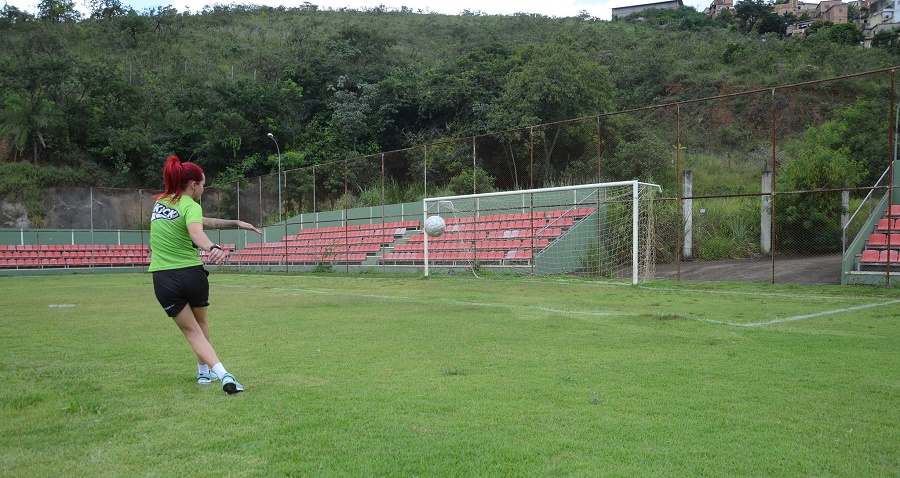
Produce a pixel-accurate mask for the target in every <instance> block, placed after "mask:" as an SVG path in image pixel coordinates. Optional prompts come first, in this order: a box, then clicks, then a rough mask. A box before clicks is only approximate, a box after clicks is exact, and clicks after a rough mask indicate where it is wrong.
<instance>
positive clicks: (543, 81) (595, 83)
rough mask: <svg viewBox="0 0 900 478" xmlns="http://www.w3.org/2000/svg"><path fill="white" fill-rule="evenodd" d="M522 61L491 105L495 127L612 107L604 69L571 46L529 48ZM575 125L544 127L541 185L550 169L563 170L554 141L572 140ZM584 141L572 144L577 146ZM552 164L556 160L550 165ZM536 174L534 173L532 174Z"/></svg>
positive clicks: (492, 122) (591, 112)
mask: <svg viewBox="0 0 900 478" xmlns="http://www.w3.org/2000/svg"><path fill="white" fill-rule="evenodd" d="M521 57H522V60H523V61H522V63H521V66H520V67H519V68H516V70H515V71H513V72H511V73H510V75H509V76H508V78H507V80H506V83H505V84H504V86H503V93H502V94H501V96H500V98H499V101H498V102H497V105H496V108H494V109H493V110H492V111H491V113H490V114H489V118H490V125H491V127H492V129H494V130H501V131H502V130H507V129H512V128H516V127H522V126H527V125H535V124H541V123H550V122H554V121H562V120H566V119H571V118H580V117H585V116H592V115H596V114H600V113H605V112H609V111H611V110H612V108H613V85H612V80H611V79H610V75H609V70H608V69H607V68H606V67H605V66H602V65H599V64H598V63H597V62H596V61H594V60H593V59H591V58H590V57H589V56H588V55H586V54H585V53H582V52H579V51H576V50H574V49H573V48H572V47H571V46H568V45H560V44H550V45H546V46H542V47H528V48H526V49H525V50H524V51H523V52H522V53H521ZM580 132H581V130H578V129H575V128H573V129H565V128H562V127H557V128H555V129H552V130H551V129H548V128H543V129H542V130H540V132H539V134H542V135H544V137H543V138H539V140H540V142H539V143H538V144H539V145H541V146H542V147H543V149H544V152H543V153H544V154H542V155H541V156H542V158H543V162H542V164H540V165H536V167H540V169H541V172H540V174H534V177H536V178H539V179H540V180H541V181H542V182H543V183H544V184H546V183H548V182H549V181H550V179H551V171H562V170H564V169H566V163H567V161H568V160H567V159H563V158H557V157H554V153H555V151H556V147H557V146H558V145H559V144H566V143H569V144H574V143H578V142H579V140H577V139H576V137H577V136H578V135H579V134H580ZM585 146H586V145H579V146H574V145H572V146H571V147H572V148H573V149H575V150H579V149H581V148H583V147H585ZM554 163H555V164H554ZM535 173H536V172H535Z"/></svg>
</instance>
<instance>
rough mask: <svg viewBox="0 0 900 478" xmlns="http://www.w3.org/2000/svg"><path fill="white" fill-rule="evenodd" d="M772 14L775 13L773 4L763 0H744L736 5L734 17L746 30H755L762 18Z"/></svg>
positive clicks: (742, 28)
mask: <svg viewBox="0 0 900 478" xmlns="http://www.w3.org/2000/svg"><path fill="white" fill-rule="evenodd" d="M770 14H774V11H773V10H772V6H771V5H769V4H767V3H764V2H763V0H744V1H742V2H738V3H737V4H736V5H735V6H734V17H735V18H737V20H738V21H739V22H740V25H741V30H743V31H745V32H749V31H751V30H753V29H754V28H755V27H756V25H757V23H758V22H759V21H760V20H762V19H763V18H765V17H766V16H767V15H770Z"/></svg>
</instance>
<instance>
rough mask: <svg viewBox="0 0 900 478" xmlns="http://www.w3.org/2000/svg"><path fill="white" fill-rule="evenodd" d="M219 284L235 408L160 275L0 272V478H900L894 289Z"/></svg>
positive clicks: (215, 293) (322, 279) (262, 278)
mask: <svg viewBox="0 0 900 478" xmlns="http://www.w3.org/2000/svg"><path fill="white" fill-rule="evenodd" d="M211 282H212V297H211V301H212V304H213V305H212V306H211V308H210V323H211V333H212V340H213V345H214V346H215V347H216V349H217V351H218V352H219V355H220V357H221V358H222V360H223V362H224V363H225V365H226V367H228V369H229V371H231V372H233V373H234V374H235V375H236V376H237V377H238V380H239V381H241V383H242V384H243V385H244V387H245V388H246V392H245V393H243V394H239V395H236V396H226V395H225V394H224V393H223V392H222V390H221V388H220V387H219V386H217V385H209V386H199V385H197V384H196V383H195V382H194V379H195V374H196V368H195V367H196V366H195V364H194V358H193V353H192V352H191V350H190V348H189V346H188V344H187V342H186V341H185V340H184V338H183V337H182V336H181V334H180V332H179V331H178V329H177V327H176V326H175V325H174V324H173V323H172V322H171V320H170V319H168V318H167V317H165V315H164V314H163V313H162V310H161V309H160V307H159V305H158V304H157V303H156V301H155V298H154V297H153V291H152V285H151V278H150V276H149V275H147V274H110V275H79V276H43V277H12V278H9V277H7V278H0V311H2V315H0V337H2V347H0V383H2V387H0V463H2V464H3V466H2V467H0V475H2V476H29V477H32V476H38V477H40V476H63V475H64V476H90V477H96V476H317V477H318V476H354V477H355V476H442V477H444V476H461V477H474V476H479V477H481V476H516V477H518V476H536V477H544V476H588V477H596V476H628V477H635V476H673V477H685V476H715V477H720V476H751V477H759V476H815V477H826V476H866V477H879V476H898V473H900V471H898V470H900V433H898V423H900V406H898V405H900V374H898V371H900V354H898V350H900V349H898V344H900V340H898V339H900V303H897V302H894V301H898V299H900V294H898V292H897V291H896V290H891V289H874V288H861V287H830V288H810V287H796V286H791V287H784V286H771V285H757V284H696V283H691V284H684V283H672V282H655V283H651V284H648V285H646V286H644V287H631V286H624V285H618V284H609V283H599V282H590V281H583V280H563V279H540V280H539V279H523V278H497V277H491V278H481V279H475V278H472V277H438V278H433V279H431V280H423V279H420V278H417V277H410V276H403V277H395V276H390V277H382V276H378V275H362V276H342V275H296V276H287V275H238V274H228V273H213V274H212V276H211ZM60 304H70V305H74V306H72V307H50V306H51V305H60ZM872 304H878V305H875V306H872V307H869V308H861V307H863V306H866V305H872ZM840 310H844V311H843V312H840ZM773 321H780V322H773Z"/></svg>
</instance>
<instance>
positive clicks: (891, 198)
mask: <svg viewBox="0 0 900 478" xmlns="http://www.w3.org/2000/svg"><path fill="white" fill-rule="evenodd" d="M895 71H896V70H891V116H890V122H891V133H890V136H889V138H890V142H891V143H890V144H891V146H894V144H895V142H896V141H897V132H896V131H894V127H895V126H896V121H897V119H896V118H895V115H896V113H895V110H896V107H895V104H894V103H895V102H896V97H895V89H894V88H895V83H894V80H895V77H894V74H895ZM896 154H897V148H896V147H892V148H891V162H890V163H888V176H890V178H889V179H888V203H887V217H888V219H890V217H891V205H893V204H894V161H896V160H897V158H896ZM890 223H891V222H890V220H889V221H888V224H890ZM885 271H886V273H885V279H884V281H885V285H887V286H888V287H890V286H891V253H890V252H888V260H887V267H886V269H885Z"/></svg>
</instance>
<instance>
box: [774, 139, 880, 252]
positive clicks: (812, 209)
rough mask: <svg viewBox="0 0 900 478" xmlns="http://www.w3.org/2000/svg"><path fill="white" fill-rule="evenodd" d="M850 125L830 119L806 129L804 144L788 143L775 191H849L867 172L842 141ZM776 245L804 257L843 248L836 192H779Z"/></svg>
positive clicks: (839, 207)
mask: <svg viewBox="0 0 900 478" xmlns="http://www.w3.org/2000/svg"><path fill="white" fill-rule="evenodd" d="M851 128H852V126H851V125H849V124H848V123H845V122H843V121H832V122H827V123H825V124H823V125H822V126H820V127H813V128H810V129H808V130H807V131H806V135H805V137H804V139H803V140H798V141H793V142H790V143H788V152H789V154H790V159H788V160H787V161H785V162H784V164H783V165H782V167H781V171H780V172H779V174H778V190H779V191H805V190H816V189H840V188H853V187H856V186H858V185H859V183H860V180H861V179H862V178H863V176H864V174H865V168H864V165H863V164H860V163H859V162H857V161H854V160H853V159H852V157H851V151H850V148H849V147H848V146H846V145H845V144H844V143H843V139H844V138H845V137H846V136H848V134H849V133H850V131H851ZM776 208H777V213H776V216H775V217H776V221H777V224H776V227H777V237H778V238H779V243H780V246H781V247H782V248H784V249H787V250H790V251H795V252H803V253H827V252H839V251H840V250H841V225H840V217H841V212H842V209H843V206H842V205H841V199H840V195H839V194H834V193H827V194H826V193H823V194H783V195H779V196H778V199H777V200H776Z"/></svg>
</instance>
